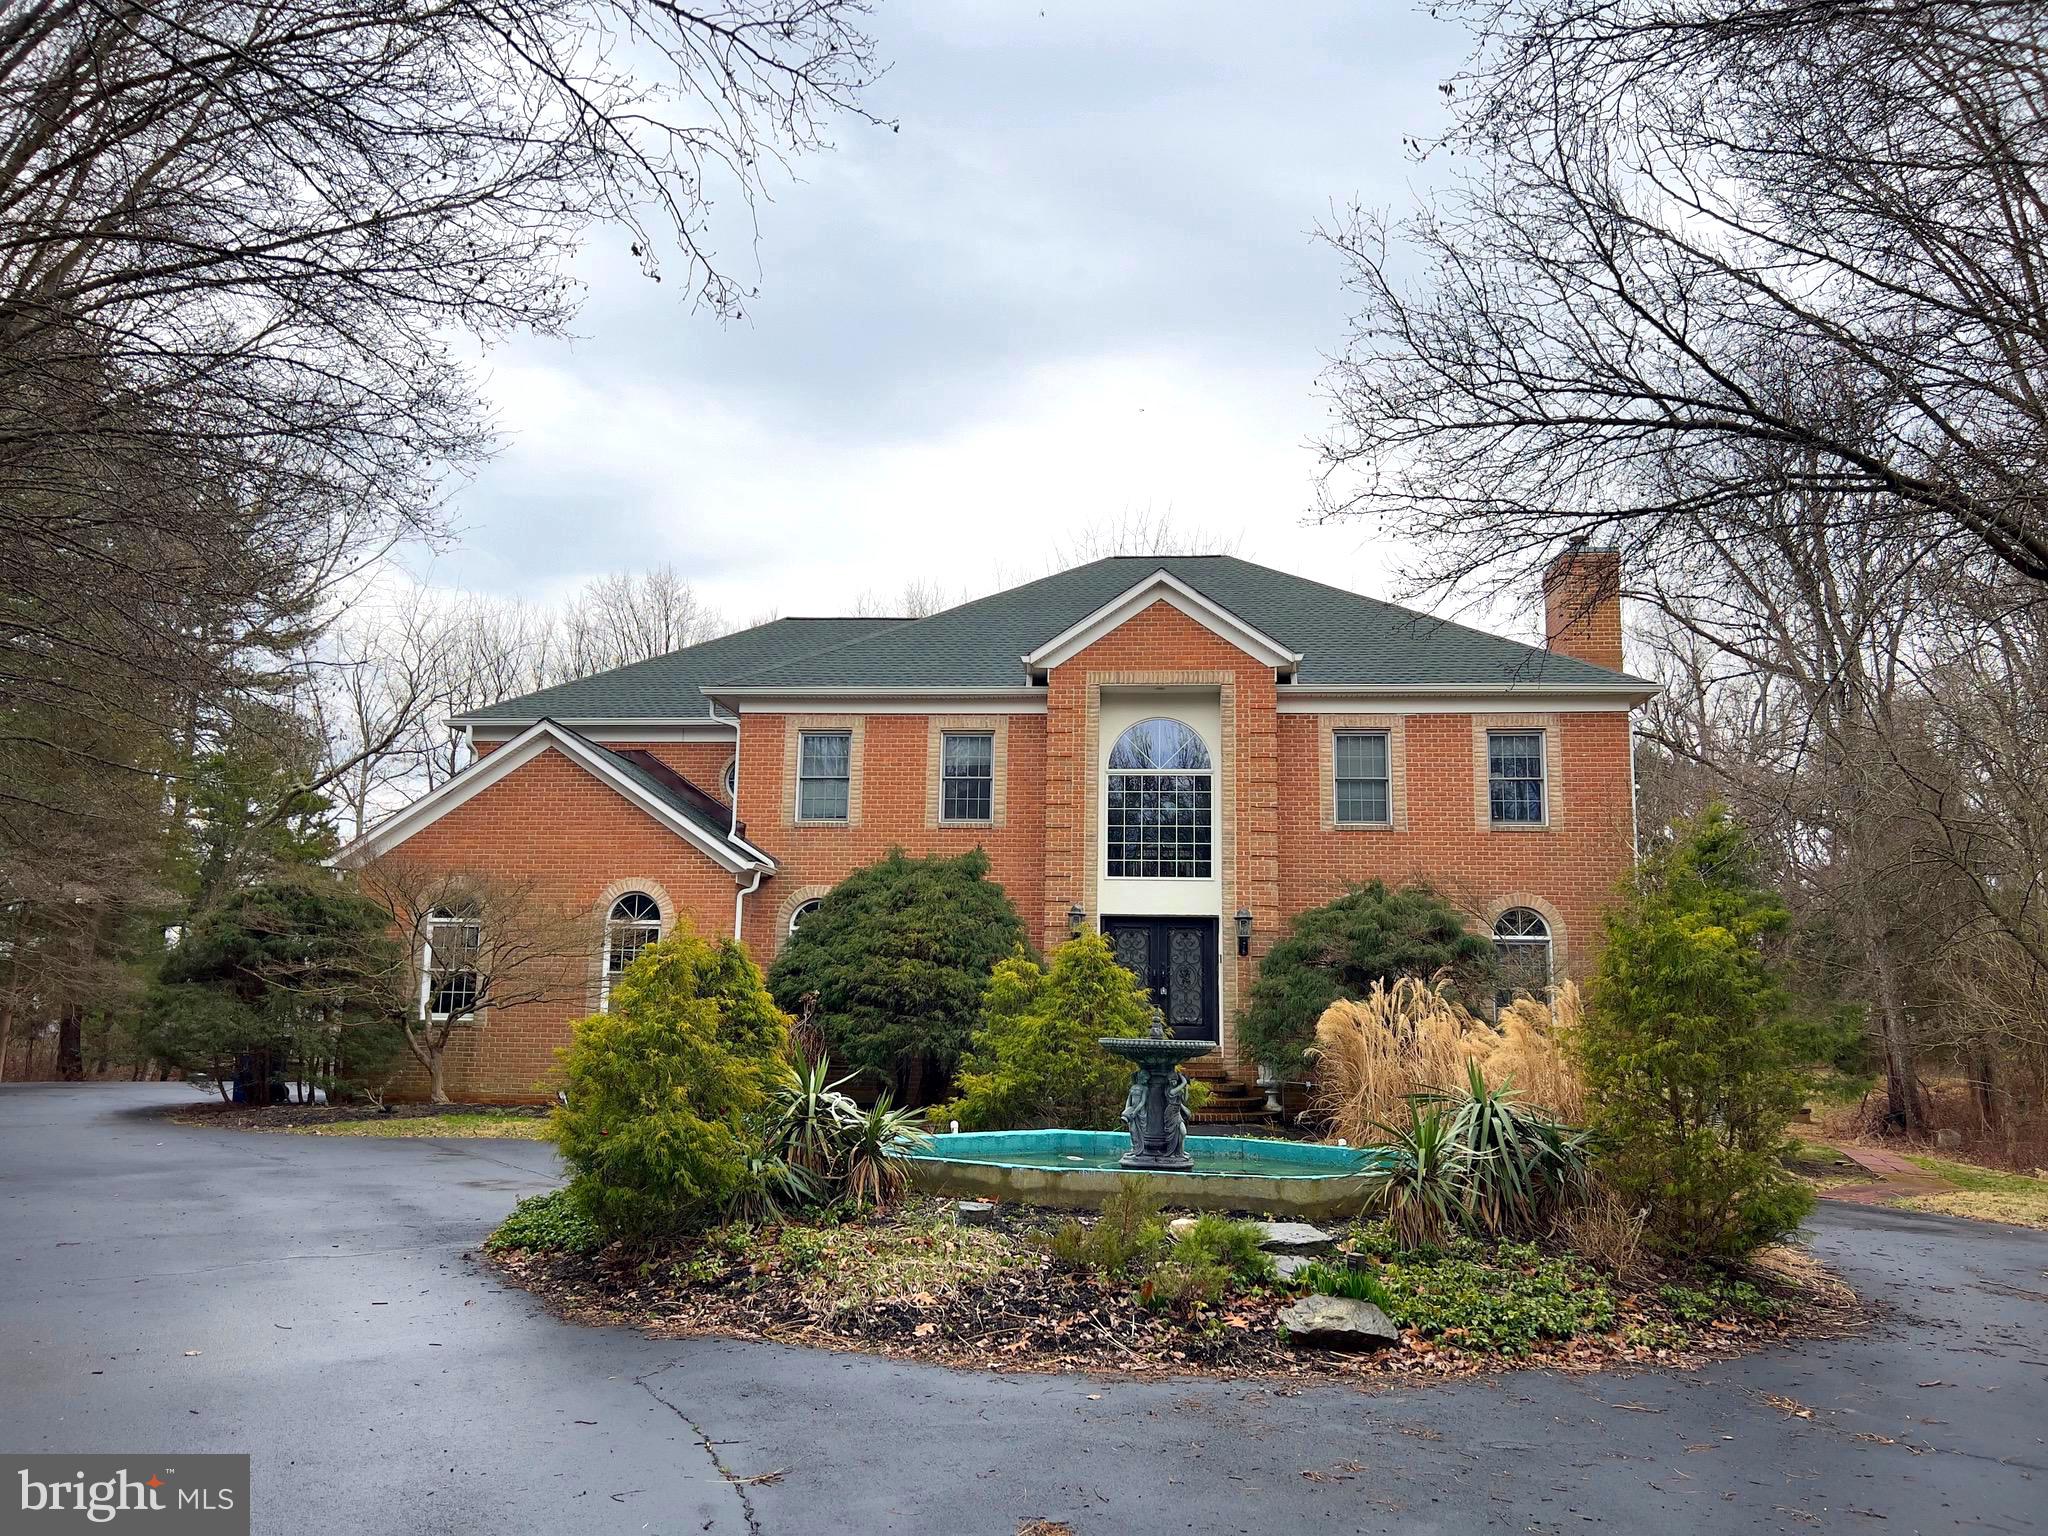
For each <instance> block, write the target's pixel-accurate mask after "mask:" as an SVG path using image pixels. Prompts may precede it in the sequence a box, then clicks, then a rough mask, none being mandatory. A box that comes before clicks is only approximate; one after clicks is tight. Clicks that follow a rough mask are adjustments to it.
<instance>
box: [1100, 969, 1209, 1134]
mask: <svg viewBox="0 0 2048 1536" xmlns="http://www.w3.org/2000/svg"><path fill="white" fill-rule="evenodd" d="M1096 1043H1097V1044H1098V1045H1100V1046H1101V1047H1102V1048H1103V1049H1104V1050H1105V1051H1109V1052H1111V1053H1113V1054H1115V1055H1118V1056H1121V1057H1123V1058H1124V1059H1125V1060H1126V1061H1130V1062H1133V1063H1135V1064H1136V1067H1137V1070H1136V1071H1135V1072H1133V1073H1132V1074H1131V1092H1130V1095H1129V1097H1128V1098H1126V1099H1125V1100H1124V1126H1125V1128H1126V1129H1128V1130H1129V1131H1130V1133H1131V1150H1130V1151H1128V1152H1126V1153H1125V1154H1124V1155H1123V1156H1122V1157H1121V1158H1120V1159H1119V1160H1118V1161H1119V1162H1120V1163H1121V1165H1122V1166H1123V1167H1125V1168H1142V1169H1145V1170H1148V1171H1150V1172H1154V1173H1186V1172H1188V1171H1189V1170H1190V1169H1191V1168H1193V1167H1194V1166H1195V1160H1194V1159H1193V1158H1192V1157H1189V1156H1188V1153H1187V1135H1188V1080H1187V1079H1186V1078H1184V1077H1182V1076H1181V1074H1180V1064H1181V1063H1182V1062H1184V1061H1190V1060H1192V1059H1193V1058H1195V1057H1197V1056H1206V1055H1208V1054H1209V1052H1211V1051H1213V1050H1215V1049H1216V1046H1215V1044H1214V1043H1213V1042H1211V1041H1208V1040H1176V1039H1174V1038H1173V1036H1171V1035H1169V1034H1168V1033H1167V1032H1166V1016H1165V1015H1164V1014H1163V1013H1161V1012H1160V1011H1159V1010H1158V1009H1157V1008H1154V1009H1153V1010H1152V1029H1151V1031H1150V1033H1148V1034H1144V1035H1139V1036H1136V1037H1129V1038H1126V1037H1118V1036H1114V1035H1112V1036H1106V1037H1104V1038H1103V1039H1101V1040H1099V1041H1097V1042H1096Z"/></svg>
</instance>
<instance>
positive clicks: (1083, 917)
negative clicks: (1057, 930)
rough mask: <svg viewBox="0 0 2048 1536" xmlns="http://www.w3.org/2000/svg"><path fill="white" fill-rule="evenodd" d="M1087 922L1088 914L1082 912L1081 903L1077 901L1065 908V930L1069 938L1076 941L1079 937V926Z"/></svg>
mask: <svg viewBox="0 0 2048 1536" xmlns="http://www.w3.org/2000/svg"><path fill="white" fill-rule="evenodd" d="M1087 921H1088V914H1087V912H1086V911H1085V910H1083V908H1082V906H1081V903H1079V902H1078V901H1077V902H1075V903H1074V904H1073V905H1072V906H1071V907H1069V908H1067V929H1068V934H1069V936H1070V937H1072V938H1076V939H1078V938H1079V937H1081V925H1082V924H1083V923H1085V922H1087Z"/></svg>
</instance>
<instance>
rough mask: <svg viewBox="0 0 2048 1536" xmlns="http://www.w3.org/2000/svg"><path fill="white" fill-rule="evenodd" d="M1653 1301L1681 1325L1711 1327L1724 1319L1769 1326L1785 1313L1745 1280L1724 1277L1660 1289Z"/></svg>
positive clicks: (1771, 1299)
mask: <svg viewBox="0 0 2048 1536" xmlns="http://www.w3.org/2000/svg"><path fill="white" fill-rule="evenodd" d="M1657 1299H1658V1300H1659V1301H1661V1302H1663V1303H1664V1305H1665V1306H1667V1307H1669V1308H1670V1309H1671V1315H1672V1316H1673V1317H1675V1318H1677V1319H1678V1320H1679V1321H1680V1322H1681V1323H1693V1324H1697V1323H1713V1322H1718V1321H1720V1320H1721V1319H1723V1318H1728V1317H1737V1318H1742V1319H1745V1320H1747V1321H1751V1322H1773V1321H1775V1320H1776V1319H1778V1318H1779V1317H1781V1316H1783V1315H1784V1311H1785V1307H1784V1304H1783V1303H1782V1302H1780V1301H1779V1300H1778V1299H1777V1298H1776V1297H1774V1296H1768V1295H1766V1294H1765V1293H1764V1292H1762V1291H1760V1290H1758V1289H1757V1288H1756V1287H1755V1286H1754V1285H1752V1284H1750V1283H1749V1281H1747V1280H1737V1279H1734V1278H1732V1277H1730V1276H1728V1275H1716V1274H1706V1275H1703V1276H1701V1277H1700V1278H1699V1279H1697V1280H1695V1281H1693V1282H1692V1283H1690V1284H1681V1283H1671V1284H1666V1285H1660V1286H1658V1287H1657Z"/></svg>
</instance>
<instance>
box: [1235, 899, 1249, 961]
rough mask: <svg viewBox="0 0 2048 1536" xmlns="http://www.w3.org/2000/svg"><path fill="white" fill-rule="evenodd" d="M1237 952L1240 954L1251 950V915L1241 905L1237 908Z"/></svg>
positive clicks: (1246, 953) (1245, 953)
mask: <svg viewBox="0 0 2048 1536" xmlns="http://www.w3.org/2000/svg"><path fill="white" fill-rule="evenodd" d="M1237 952H1238V953H1239V954H1240V955H1248V954H1250V953H1251V952H1252V915H1251V913H1250V912H1249V911H1247V910H1246V909H1245V908H1243V907H1239V908H1238V909H1237Z"/></svg>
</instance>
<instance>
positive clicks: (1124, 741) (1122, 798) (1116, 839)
mask: <svg viewBox="0 0 2048 1536" xmlns="http://www.w3.org/2000/svg"><path fill="white" fill-rule="evenodd" d="M1214 777H1215V775H1214V771H1213V769H1212V767H1211V765H1210V762H1209V749H1208V748H1207V747H1206V746H1204V745H1203V744H1202V738H1201V737H1200V736H1198V735H1196V734H1195V733H1194V731H1192V730H1191V729H1189V728H1188V727H1187V726H1185V725H1183V724H1182V723H1181V722H1180V721H1178V720H1167V719H1163V718H1162V719H1153V720H1140V721H1139V722H1138V723H1137V724H1136V725H1134V726H1132V727H1131V728H1130V729H1129V730H1127V731H1125V732H1124V733H1123V735H1121V736H1119V737H1117V739H1116V745H1115V746H1113V747H1111V748H1110V751H1109V791H1108V793H1109V836H1108V850H1107V851H1108V854H1109V874H1110V877H1111V878H1112V879H1120V880H1207V879H1209V878H1210V869H1211V859H1210V822H1211V814H1210V806H1211V801H1212V798H1213V796H1212V788H1213V786H1212V780H1213V779H1214Z"/></svg>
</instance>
